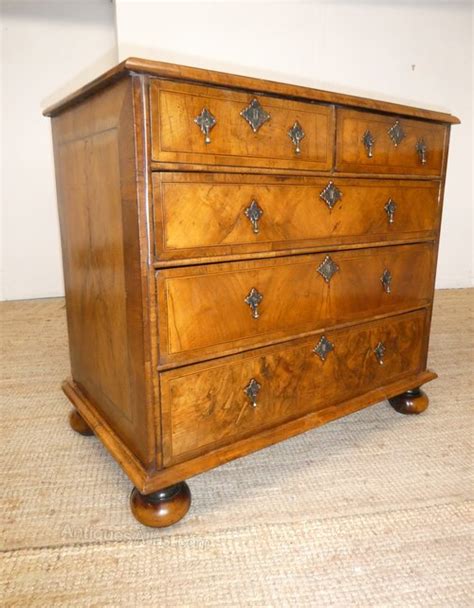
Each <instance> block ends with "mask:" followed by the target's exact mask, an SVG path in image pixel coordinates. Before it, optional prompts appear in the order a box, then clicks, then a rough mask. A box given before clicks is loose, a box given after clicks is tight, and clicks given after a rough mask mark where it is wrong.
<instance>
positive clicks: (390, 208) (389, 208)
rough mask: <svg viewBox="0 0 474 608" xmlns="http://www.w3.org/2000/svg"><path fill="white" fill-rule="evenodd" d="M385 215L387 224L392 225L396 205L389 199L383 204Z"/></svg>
mask: <svg viewBox="0 0 474 608" xmlns="http://www.w3.org/2000/svg"><path fill="white" fill-rule="evenodd" d="M384 209H385V213H386V214H387V218H388V223H389V224H393V223H394V221H395V211H396V210H397V203H396V202H395V201H394V200H393V199H391V198H389V199H388V201H387V202H386V203H385V207H384Z"/></svg>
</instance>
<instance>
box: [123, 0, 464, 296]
mask: <svg viewBox="0 0 474 608" xmlns="http://www.w3.org/2000/svg"><path fill="white" fill-rule="evenodd" d="M472 13H473V7H472V3H471V2H470V1H469V0H466V1H465V2H460V3H457V2H455V1H452V0H451V1H449V0H445V1H441V0H437V1H433V0H432V1H429V0H425V1H423V0H416V1H415V0H412V1H408V0H406V1H403V0H392V1H390V0H365V1H361V0H354V1H353V2H350V1H347V0H346V1H339V0H333V1H332V2H321V1H314V2H299V1H297V0H293V1H292V2H290V1H286V2H271V1H265V0H260V1H258V0H246V1H245V0H244V1H241V2H230V1H227V0H221V1H220V2H210V3H204V2H198V1H194V2H182V1H180V0H174V1H173V2H162V1H160V0H149V1H148V2H134V1H130V0H128V1H127V0H116V20H117V40H118V46H119V57H120V59H124V58H126V57H128V56H130V55H133V56H143V57H149V58H152V59H160V60H162V61H170V62H174V63H183V64H185V65H192V66H197V67H205V68H210V69H217V70H223V71H229V72H235V73H237V74H245V75H250V76H258V77H263V78H271V79H274V80H281V81H284V82H291V83H296V84H304V85H310V86H315V87H319V88H325V89H329V90H334V91H341V92H348V93H355V94H361V95H367V96H369V97H375V98H381V99H387V100H391V101H397V102H402V103H408V104H412V105H418V106H423V107H429V108H433V109H440V110H445V111H448V112H451V113H453V114H456V115H457V116H459V117H460V118H461V120H462V125H461V126H457V127H454V128H453V130H452V138H451V151H450V159H449V170H448V179H447V184H446V195H445V211H444V218H443V219H444V224H443V229H442V235H441V247H440V259H439V267H438V277H437V286H438V287H461V286H462V287H465V286H470V285H473V270H472V269H473V247H472V244H473V223H472V206H473V191H472V189H473V186H472V179H471V175H472V172H473V151H472V128H473V108H472V103H473V89H472V78H473V76H472V64H473V38H472V27H473V26H472V23H473V22H472Z"/></svg>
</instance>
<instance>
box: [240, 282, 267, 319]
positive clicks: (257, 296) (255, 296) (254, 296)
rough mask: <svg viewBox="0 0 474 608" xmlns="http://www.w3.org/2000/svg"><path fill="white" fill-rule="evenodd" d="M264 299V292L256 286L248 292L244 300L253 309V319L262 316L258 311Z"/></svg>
mask: <svg viewBox="0 0 474 608" xmlns="http://www.w3.org/2000/svg"><path fill="white" fill-rule="evenodd" d="M262 300H263V294H261V293H260V292H258V291H257V290H256V289H255V287H252V289H251V290H250V291H249V293H248V294H247V297H246V298H245V300H244V302H245V303H246V304H248V305H249V306H250V309H251V310H252V318H253V319H258V318H259V317H260V314H259V312H258V306H259V304H260V302H261V301H262Z"/></svg>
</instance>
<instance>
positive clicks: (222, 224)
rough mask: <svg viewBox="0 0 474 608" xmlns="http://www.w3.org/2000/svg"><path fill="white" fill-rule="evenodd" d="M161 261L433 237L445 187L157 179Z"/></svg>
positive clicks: (226, 177)
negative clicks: (440, 190) (440, 191)
mask: <svg viewBox="0 0 474 608" xmlns="http://www.w3.org/2000/svg"><path fill="white" fill-rule="evenodd" d="M153 192H154V213H155V227H156V230H155V234H156V252H155V253H156V258H157V260H158V261H159V260H183V259H186V258H211V257H213V256H222V255H235V254H242V253H246V254H248V253H257V252H267V251H276V250H282V249H286V250H297V249H301V248H308V247H314V246H329V247H330V246H331V245H333V244H338V245H343V244H345V243H370V242H374V241H397V240H402V239H408V238H411V239H415V238H423V237H430V236H433V235H434V234H435V233H436V231H437V229H438V225H439V217H440V213H439V182H438V181H399V180H368V179H347V178H346V179H344V178H334V179H333V180H330V179H328V178H326V177H325V178H309V177H291V178H290V177H287V178H284V177H278V178H276V177H271V176H261V175H253V176H249V175H234V174H208V173H204V174H202V173H201V174H200V173H168V172H159V173H154V174H153Z"/></svg>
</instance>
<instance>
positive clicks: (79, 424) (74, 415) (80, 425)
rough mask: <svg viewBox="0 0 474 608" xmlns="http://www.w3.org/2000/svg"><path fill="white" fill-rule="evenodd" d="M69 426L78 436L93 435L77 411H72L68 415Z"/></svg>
mask: <svg viewBox="0 0 474 608" xmlns="http://www.w3.org/2000/svg"><path fill="white" fill-rule="evenodd" d="M69 425H70V426H71V428H72V430H73V431H76V433H79V434H80V435H85V436H89V435H93V434H94V433H93V431H92V429H91V427H90V426H89V425H88V424H87V422H86V421H85V420H84V418H83V417H82V416H81V415H80V414H79V412H78V411H77V410H72V412H71V413H70V414H69Z"/></svg>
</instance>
